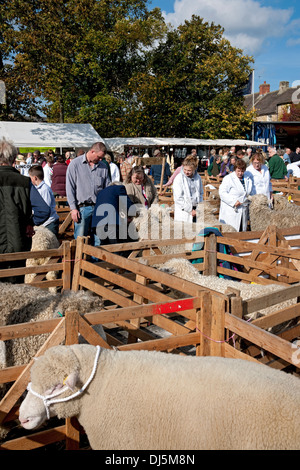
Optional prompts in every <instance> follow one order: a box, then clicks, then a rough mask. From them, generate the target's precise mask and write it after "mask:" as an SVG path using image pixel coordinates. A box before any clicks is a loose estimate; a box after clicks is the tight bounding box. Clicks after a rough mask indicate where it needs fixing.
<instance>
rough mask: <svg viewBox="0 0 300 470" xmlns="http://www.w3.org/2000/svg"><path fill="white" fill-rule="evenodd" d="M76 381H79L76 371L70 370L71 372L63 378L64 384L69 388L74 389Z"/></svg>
mask: <svg viewBox="0 0 300 470" xmlns="http://www.w3.org/2000/svg"><path fill="white" fill-rule="evenodd" d="M78 381H79V375H78V372H71V374H70V375H68V377H66V378H65V380H64V385H66V386H67V387H69V388H70V389H71V390H74V389H75V386H76V384H77V383H78Z"/></svg>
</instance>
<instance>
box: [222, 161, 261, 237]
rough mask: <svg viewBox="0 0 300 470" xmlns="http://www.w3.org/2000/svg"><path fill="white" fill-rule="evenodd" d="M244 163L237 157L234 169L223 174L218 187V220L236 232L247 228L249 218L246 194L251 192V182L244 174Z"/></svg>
mask: <svg viewBox="0 0 300 470" xmlns="http://www.w3.org/2000/svg"><path fill="white" fill-rule="evenodd" d="M245 170H246V163H245V162H244V160H241V159H238V160H237V161H236V163H235V165H234V171H233V172H232V173H230V174H229V175H227V176H225V177H224V179H223V181H222V183H221V185H220V187H219V195H220V199H221V205H220V213H219V221H220V222H221V223H223V224H228V225H231V226H232V227H234V228H235V229H236V230H237V232H245V231H246V230H247V225H248V218H249V202H248V196H249V195H250V194H252V190H253V182H252V179H251V178H250V177H249V176H245Z"/></svg>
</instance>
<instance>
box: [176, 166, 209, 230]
mask: <svg viewBox="0 0 300 470" xmlns="http://www.w3.org/2000/svg"><path fill="white" fill-rule="evenodd" d="M187 178H188V177H187V176H185V174H184V173H183V171H182V170H181V172H180V173H178V175H177V176H176V177H175V179H174V182H173V197H174V220H180V221H183V222H190V223H192V222H193V217H192V215H191V212H192V210H193V205H195V204H194V203H193V201H192V198H191V194H190V188H189V185H188V181H187ZM193 179H194V184H195V194H193V198H194V201H197V204H198V203H199V202H202V201H203V186H202V181H201V177H200V175H199V174H198V173H197V172H196V173H195V174H194V176H193Z"/></svg>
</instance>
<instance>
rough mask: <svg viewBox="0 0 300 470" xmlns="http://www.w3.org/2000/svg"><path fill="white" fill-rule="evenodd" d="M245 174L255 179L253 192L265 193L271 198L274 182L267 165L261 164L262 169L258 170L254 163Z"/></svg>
mask: <svg viewBox="0 0 300 470" xmlns="http://www.w3.org/2000/svg"><path fill="white" fill-rule="evenodd" d="M244 176H245V177H246V176H249V177H250V178H252V180H253V190H252V194H264V195H265V196H267V198H268V199H270V196H271V194H270V193H271V192H272V183H271V176H270V172H269V169H268V167H267V166H266V165H262V166H261V171H258V170H256V169H255V168H254V166H253V165H250V166H248V168H247V170H246V171H245V173H244Z"/></svg>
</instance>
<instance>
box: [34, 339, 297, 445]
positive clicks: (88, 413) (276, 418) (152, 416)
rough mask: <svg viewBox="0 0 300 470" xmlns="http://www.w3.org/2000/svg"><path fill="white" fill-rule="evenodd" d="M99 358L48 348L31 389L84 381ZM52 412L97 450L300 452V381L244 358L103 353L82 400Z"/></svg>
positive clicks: (86, 350) (88, 351) (79, 350)
mask: <svg viewBox="0 0 300 470" xmlns="http://www.w3.org/2000/svg"><path fill="white" fill-rule="evenodd" d="M95 354H96V349H95V347H94V346H91V345H73V346H57V347H54V348H51V349H50V350H48V351H47V352H46V353H45V355H44V356H43V357H41V358H40V359H38V360H37V361H36V362H35V364H34V365H33V367H32V375H31V379H32V384H33V388H34V390H36V391H38V392H39V393H43V392H44V391H45V390H46V389H47V388H49V387H50V386H51V385H53V383H57V380H62V379H63V377H65V376H66V373H67V374H69V373H70V372H71V371H72V370H74V369H77V370H79V371H80V380H81V381H82V382H84V381H85V380H87V378H88V377H89V375H90V373H91V370H92V367H93V362H94V357H95ZM39 383H40V384H42V385H41V386H39ZM53 406H54V407H55V411H56V413H57V415H58V416H59V417H67V416H71V415H73V416H74V415H77V417H78V420H79V422H80V424H81V425H82V426H83V427H84V428H85V431H86V433H87V436H88V438H89V441H90V445H91V447H92V448H93V449H110V450H123V449H124V450H133V449H136V450H149V449H152V450H153V449H156V450H158V449H161V450H178V449H187V450H191V449H192V450H195V449H214V450H218V449H227V450H230V449H235V450H236V449H299V448H300V433H299V429H300V382H299V378H297V377H294V376H292V375H289V374H287V373H285V372H282V371H278V370H274V369H272V368H270V367H268V366H265V365H262V364H258V363H253V362H250V361H245V360H241V359H227V358H220V357H195V356H194V357H191V356H188V357H187V356H178V355H173V354H167V353H162V352H156V351H151V352H149V351H117V350H107V349H102V350H101V354H100V359H99V363H98V366H97V372H96V375H95V378H94V380H93V381H92V382H91V384H90V385H89V387H88V389H87V391H86V392H85V393H84V395H82V396H81V398H79V399H75V400H73V401H70V402H67V403H63V404H56V405H53Z"/></svg>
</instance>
